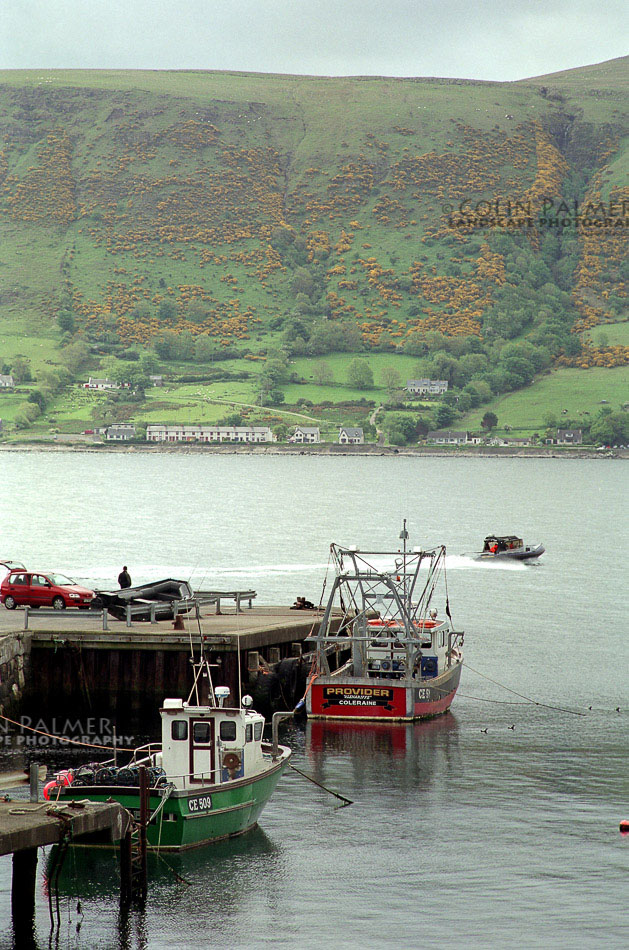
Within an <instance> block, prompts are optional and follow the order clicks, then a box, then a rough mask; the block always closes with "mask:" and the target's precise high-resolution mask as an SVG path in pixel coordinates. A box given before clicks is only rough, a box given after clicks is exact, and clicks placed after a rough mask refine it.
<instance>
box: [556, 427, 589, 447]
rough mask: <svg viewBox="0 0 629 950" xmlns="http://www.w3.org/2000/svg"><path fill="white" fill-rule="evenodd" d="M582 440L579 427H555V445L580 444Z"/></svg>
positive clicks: (581, 432)
mask: <svg viewBox="0 0 629 950" xmlns="http://www.w3.org/2000/svg"><path fill="white" fill-rule="evenodd" d="M582 442H583V431H582V430H581V429H557V445H581V444H582Z"/></svg>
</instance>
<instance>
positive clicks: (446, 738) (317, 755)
mask: <svg viewBox="0 0 629 950" xmlns="http://www.w3.org/2000/svg"><path fill="white" fill-rule="evenodd" d="M304 752H305V761H306V763H307V764H308V766H309V768H310V771H311V774H312V776H313V778H316V779H317V781H320V782H325V780H326V777H328V778H329V777H330V774H331V773H334V771H335V770H336V768H337V767H338V765H339V759H341V760H343V761H344V762H349V764H350V766H351V780H352V784H353V785H354V787H355V788H362V787H364V786H365V785H366V784H371V783H372V782H373V777H374V774H376V775H380V776H382V775H384V776H386V775H387V774H389V775H390V773H391V772H394V773H395V785H396V786H401V787H404V786H409V785H412V786H413V788H417V787H422V786H428V785H430V784H431V782H432V781H433V780H434V777H435V776H436V775H437V776H443V775H444V773H447V772H448V771H450V770H451V768H452V767H453V765H454V763H455V761H456V760H458V755H459V746H458V722H457V719H456V716H455V715H454V714H453V713H447V714H445V715H443V716H438V717H436V718H435V719H427V720H423V721H420V722H413V723H377V722H374V723H365V722H352V723H346V722H331V721H330V722H327V721H314V720H313V721H308V722H307V723H306V725H305V750H304Z"/></svg>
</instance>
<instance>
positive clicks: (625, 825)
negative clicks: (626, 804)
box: [620, 818, 629, 835]
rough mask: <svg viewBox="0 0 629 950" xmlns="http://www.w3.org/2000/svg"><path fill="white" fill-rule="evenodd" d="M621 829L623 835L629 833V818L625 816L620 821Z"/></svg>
mask: <svg viewBox="0 0 629 950" xmlns="http://www.w3.org/2000/svg"><path fill="white" fill-rule="evenodd" d="M620 831H621V833H622V834H623V835H629V818H623V820H622V821H621V822H620Z"/></svg>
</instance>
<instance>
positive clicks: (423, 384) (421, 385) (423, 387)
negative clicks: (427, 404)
mask: <svg viewBox="0 0 629 950" xmlns="http://www.w3.org/2000/svg"><path fill="white" fill-rule="evenodd" d="M406 390H407V392H409V393H412V394H413V395H415V396H424V395H429V396H439V395H441V394H442V393H445V392H447V391H448V380H447V379H409V380H407V383H406Z"/></svg>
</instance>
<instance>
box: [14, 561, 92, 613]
mask: <svg viewBox="0 0 629 950" xmlns="http://www.w3.org/2000/svg"><path fill="white" fill-rule="evenodd" d="M93 599H94V591H93V590H88V589H87V588H86V587H81V586H80V585H79V584H75V583H74V581H73V580H72V579H71V578H70V577H66V576H65V575H64V574H35V573H34V572H32V571H24V570H13V571H11V572H10V573H9V574H7V576H6V577H5V579H4V580H3V581H2V584H1V585H0V602H1V603H3V604H4V606H5V607H6V608H7V610H15V608H16V607H18V606H20V607H23V606H26V605H28V606H29V607H54V608H55V610H64V609H65V608H66V607H83V608H85V607H89V606H90V604H91V603H92V600H93Z"/></svg>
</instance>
